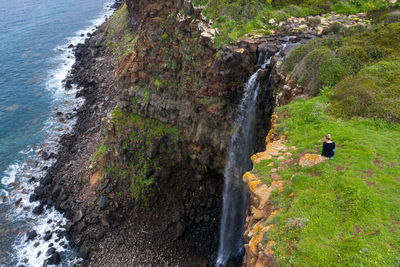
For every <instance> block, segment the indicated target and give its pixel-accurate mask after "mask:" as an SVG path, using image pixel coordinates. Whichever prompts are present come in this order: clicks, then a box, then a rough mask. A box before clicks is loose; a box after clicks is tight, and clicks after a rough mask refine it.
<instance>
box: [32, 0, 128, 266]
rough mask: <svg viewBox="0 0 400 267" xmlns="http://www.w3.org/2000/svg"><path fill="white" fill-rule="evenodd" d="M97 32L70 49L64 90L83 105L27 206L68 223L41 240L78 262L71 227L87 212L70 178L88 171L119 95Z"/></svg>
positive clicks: (53, 259)
mask: <svg viewBox="0 0 400 267" xmlns="http://www.w3.org/2000/svg"><path fill="white" fill-rule="evenodd" d="M121 4H122V2H121V1H116V2H115V3H114V4H113V5H112V6H111V7H110V8H112V9H117V8H119V7H120V5H121ZM103 25H104V24H103ZM102 31H103V30H102V27H100V28H99V29H98V30H96V31H95V32H94V33H92V34H89V33H88V34H87V36H88V38H87V39H85V42H84V43H83V44H78V45H77V46H76V47H75V48H74V54H75V58H76V61H75V63H74V65H73V67H72V69H71V71H70V74H69V76H68V77H67V78H66V79H65V88H66V90H69V89H70V88H71V87H72V86H78V88H80V90H79V91H78V93H77V95H76V97H82V98H84V99H85V102H84V104H83V105H82V106H81V107H80V108H79V109H78V110H77V111H76V113H77V121H76V124H75V126H74V129H73V131H72V132H71V133H68V134H65V135H64V136H63V137H62V138H61V140H60V149H59V151H58V154H57V155H56V154H54V153H51V154H48V153H47V152H43V153H42V158H43V159H44V160H49V159H51V158H56V159H57V161H56V163H54V164H53V165H52V166H51V167H50V168H48V169H47V174H46V176H45V177H43V178H42V179H41V181H40V185H39V186H38V187H36V188H35V190H34V193H33V194H32V195H31V196H30V199H29V200H30V201H31V202H33V201H37V200H38V201H40V204H39V205H38V206H36V207H35V208H34V209H33V211H32V213H33V214H35V215H39V214H41V213H42V212H43V211H44V209H49V208H51V207H55V209H56V210H58V211H60V212H61V213H63V214H64V216H65V217H66V218H67V219H68V220H69V222H68V223H67V225H65V231H60V230H58V231H56V232H55V233H52V232H49V233H48V234H47V235H46V236H44V237H43V240H44V241H46V239H48V237H49V236H50V237H51V236H52V235H53V234H54V235H57V236H58V238H59V239H61V238H62V237H64V236H65V237H66V238H67V239H68V240H70V245H71V246H72V247H76V248H77V251H78V252H79V255H80V256H81V257H82V258H83V259H86V258H87V257H88V248H87V247H85V246H82V244H83V241H84V238H83V239H80V238H78V239H77V238H76V236H77V235H78V234H79V233H80V232H81V231H82V223H81V224H80V225H79V227H76V228H74V227H72V226H73V225H76V224H77V223H78V222H80V221H81V219H82V218H83V216H84V214H85V212H86V210H85V208H86V206H84V207H83V205H81V202H80V200H79V197H77V196H78V195H79V194H80V192H81V191H82V190H83V183H82V180H80V179H79V178H76V179H74V178H72V177H84V174H83V172H86V171H87V170H88V169H89V165H90V158H91V155H92V154H93V153H94V151H95V150H96V145H97V143H99V140H100V139H101V133H102V132H101V130H102V129H101V125H102V123H101V120H102V118H103V117H106V116H107V115H108V113H109V112H110V111H111V110H112V109H113V108H114V107H115V105H116V99H117V94H118V91H117V89H116V87H115V86H114V71H115V66H116V60H115V58H114V57H112V56H110V55H107V52H106V44H105V43H104V42H105V40H104V36H102V34H101V32H102ZM72 46H73V45H70V47H72ZM66 116H68V114H62V113H57V117H60V118H61V119H62V118H64V117H66ZM65 119H71V118H67V117H66V118H65ZM36 235H37V234H36V233H35V232H34V231H30V232H28V233H27V240H31V239H34V238H35V237H36ZM79 239H80V240H79ZM65 245H66V244H64V246H65ZM50 249H51V248H50ZM50 249H49V251H48V252H47V255H49V256H50V257H49V258H48V260H47V264H49V265H51V264H57V263H58V262H60V254H59V253H58V252H57V251H55V249H52V250H50ZM45 263H46V262H45Z"/></svg>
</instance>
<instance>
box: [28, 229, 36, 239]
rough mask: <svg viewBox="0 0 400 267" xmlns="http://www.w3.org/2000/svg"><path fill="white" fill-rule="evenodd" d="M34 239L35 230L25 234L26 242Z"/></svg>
mask: <svg viewBox="0 0 400 267" xmlns="http://www.w3.org/2000/svg"><path fill="white" fill-rule="evenodd" d="M35 237H37V232H36V231H35V230H32V231H29V232H28V233H27V234H26V241H29V240H33V239H35Z"/></svg>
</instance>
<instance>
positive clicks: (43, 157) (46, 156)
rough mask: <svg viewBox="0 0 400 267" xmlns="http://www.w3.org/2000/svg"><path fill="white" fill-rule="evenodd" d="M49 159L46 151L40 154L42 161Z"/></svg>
mask: <svg viewBox="0 0 400 267" xmlns="http://www.w3.org/2000/svg"><path fill="white" fill-rule="evenodd" d="M49 158H50V155H49V153H47V152H46V151H44V152H43V153H42V159H44V160H48V159H49Z"/></svg>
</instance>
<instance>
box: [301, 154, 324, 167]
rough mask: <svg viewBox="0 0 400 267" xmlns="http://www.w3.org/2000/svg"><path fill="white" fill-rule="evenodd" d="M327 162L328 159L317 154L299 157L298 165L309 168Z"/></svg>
mask: <svg viewBox="0 0 400 267" xmlns="http://www.w3.org/2000/svg"><path fill="white" fill-rule="evenodd" d="M326 160H328V158H326V157H323V156H321V155H319V154H305V155H303V156H301V157H300V159H299V165H300V166H301V167H303V168H304V167H311V166H314V165H317V164H318V163H321V162H324V161H326Z"/></svg>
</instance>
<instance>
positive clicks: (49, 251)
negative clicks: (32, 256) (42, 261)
mask: <svg viewBox="0 0 400 267" xmlns="http://www.w3.org/2000/svg"><path fill="white" fill-rule="evenodd" d="M55 252H56V248H54V247H50V248H49V249H48V250H47V252H46V256H50V255H52V254H54V253H55Z"/></svg>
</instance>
